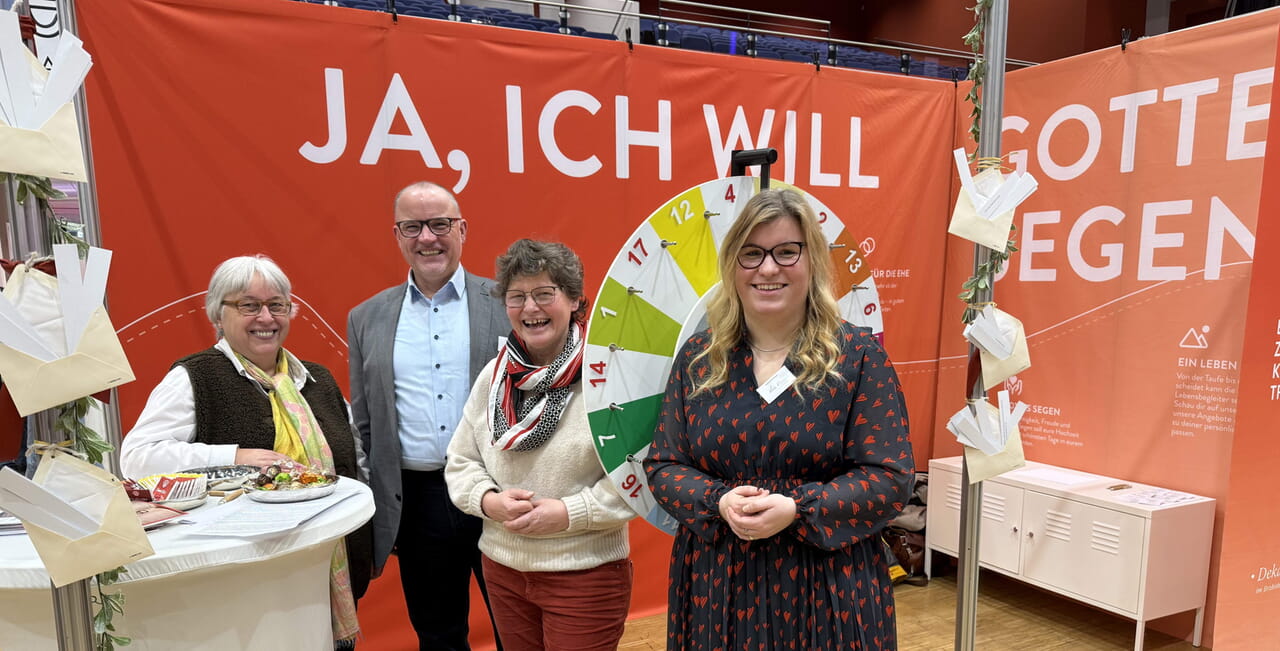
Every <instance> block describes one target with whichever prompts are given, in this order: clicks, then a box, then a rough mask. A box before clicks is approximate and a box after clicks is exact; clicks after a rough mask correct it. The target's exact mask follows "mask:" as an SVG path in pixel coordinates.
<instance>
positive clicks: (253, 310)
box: [222, 301, 293, 316]
mask: <svg viewBox="0 0 1280 651" xmlns="http://www.w3.org/2000/svg"><path fill="white" fill-rule="evenodd" d="M222 304H223V305H225V306H227V307H234V308H236V311H237V312H239V313H240V314H242V315H244V316H258V315H259V314H261V313H262V306H264V305H265V306H267V311H268V312H270V313H271V316H284V315H286V314H288V313H289V310H290V309H292V308H293V303H290V302H289V301H268V302H266V303H263V302H262V301H223V302H222Z"/></svg>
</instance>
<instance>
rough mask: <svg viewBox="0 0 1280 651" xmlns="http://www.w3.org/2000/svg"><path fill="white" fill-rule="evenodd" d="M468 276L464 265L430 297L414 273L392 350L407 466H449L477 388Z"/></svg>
mask: <svg viewBox="0 0 1280 651" xmlns="http://www.w3.org/2000/svg"><path fill="white" fill-rule="evenodd" d="M464 278H465V276H464V272H463V270H462V266H461V265H459V266H458V270H457V271H455V272H454V274H453V277H451V278H450V279H449V282H447V283H445V285H444V287H441V288H440V291H438V292H436V294H435V296H434V297H432V298H427V297H426V295H424V294H423V293H422V291H421V290H419V289H418V286H417V285H415V284H414V283H413V272H412V271H411V272H409V290H408V291H406V292H405V293H404V302H403V303H401V305H400V322H399V323H398V324H397V325H396V341H395V347H394V349H393V353H392V364H393V368H394V371H395V382H396V415H397V417H398V419H397V420H398V421H399V434H400V466H401V467H402V468H407V469H409V470H440V469H442V468H444V456H445V450H447V449H448V447H449V439H451V438H452V437H453V430H454V429H455V428H456V427H457V426H458V420H459V419H460V418H462V407H463V405H464V404H466V402H467V394H468V393H469V392H470V391H471V382H470V378H471V373H470V369H469V368H468V366H469V364H470V361H469V357H470V351H471V331H470V329H469V328H468V327H467V323H468V318H467V288H466V283H465V282H464Z"/></svg>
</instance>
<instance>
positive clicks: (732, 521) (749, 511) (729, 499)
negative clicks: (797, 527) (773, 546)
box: [719, 486, 796, 540]
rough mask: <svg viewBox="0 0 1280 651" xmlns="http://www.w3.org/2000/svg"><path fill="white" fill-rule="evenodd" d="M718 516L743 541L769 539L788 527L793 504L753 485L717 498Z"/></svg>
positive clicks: (794, 506) (792, 501)
mask: <svg viewBox="0 0 1280 651" xmlns="http://www.w3.org/2000/svg"><path fill="white" fill-rule="evenodd" d="M719 508H720V517H721V518H723V519H724V521H725V522H726V523H727V524H728V525H729V529H731V530H732V531H733V533H734V535H736V536H737V537H739V538H741V539H743V540H759V539H761V538H768V537H770V536H773V535H774V534H776V533H778V532H779V531H782V530H783V529H786V528H787V527H789V526H791V523H792V521H794V520H795V517H796V501H795V500H793V499H791V498H790V497H787V496H786V495H782V494H780V493H770V492H769V491H768V490H766V489H763V488H759V487H756V486H738V487H737V488H734V489H733V490H731V491H729V492H728V493H725V494H724V496H723V497H721V498H720V504H719Z"/></svg>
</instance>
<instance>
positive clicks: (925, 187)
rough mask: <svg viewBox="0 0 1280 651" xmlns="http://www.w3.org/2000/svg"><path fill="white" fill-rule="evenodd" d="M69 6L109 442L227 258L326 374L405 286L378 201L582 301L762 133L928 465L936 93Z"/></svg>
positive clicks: (894, 80)
mask: <svg viewBox="0 0 1280 651" xmlns="http://www.w3.org/2000/svg"><path fill="white" fill-rule="evenodd" d="M78 12H79V25H80V27H81V31H82V34H81V36H82V37H83V38H84V40H85V41H86V44H87V47H88V49H89V51H90V52H92V54H93V57H94V61H95V66H94V68H93V70H92V72H91V74H90V77H89V80H88V84H87V88H88V99H89V106H90V117H91V124H92V134H93V147H94V162H95V168H96V172H97V181H98V192H99V203H100V212H101V222H102V232H103V237H104V240H105V245H106V246H107V247H108V248H110V249H112V250H113V251H114V252H115V258H114V261H113V262H114V264H113V269H112V271H113V273H112V280H111V284H110V289H109V291H110V304H111V309H112V317H113V321H114V322H115V323H116V324H117V326H118V327H119V328H120V336H121V340H122V341H123V342H124V346H125V350H126V352H127V353H128V355H129V357H130V360H131V362H132V365H133V367H134V369H135V372H136V374H137V376H138V380H137V381H136V382H134V383H133V384H131V385H128V386H125V387H122V388H121V390H120V404H121V410H122V413H123V420H124V425H125V428H126V429H127V428H128V427H129V426H130V425H131V424H132V422H133V420H134V419H135V418H136V416H137V414H138V412H139V411H140V409H141V407H142V405H143V403H144V401H145V399H146V396H147V394H148V392H149V391H150V390H151V388H152V387H153V386H154V385H155V383H156V382H157V381H158V380H159V379H160V378H161V376H162V375H163V374H164V373H165V372H166V370H167V369H168V368H169V365H170V364H171V363H172V362H173V360H175V359H177V358H179V357H181V356H183V355H186V354H188V353H190V352H193V351H195V350H198V349H200V348H203V347H206V346H208V345H210V344H211V343H212V341H213V330H212V328H211V327H210V325H209V324H208V320H207V318H206V317H205V316H204V313H203V308H202V306H203V292H204V290H205V288H206V286H207V282H208V278H209V274H210V273H211V272H212V270H213V268H214V266H215V265H216V264H217V263H218V262H220V261H221V260H223V259H225V258H227V257H230V256H234V255H241V254H246V253H257V252H262V253H266V254H268V255H270V256H272V257H273V258H274V259H275V260H276V261H278V262H279V263H280V264H281V266H282V267H283V268H284V270H285V271H286V272H287V273H288V274H289V275H290V277H291V279H292V281H293V286H294V292H295V295H296V300H297V302H298V303H299V304H300V305H301V311H300V313H299V315H298V317H297V319H296V320H295V322H294V326H293V328H292V330H291V334H290V337H289V341H288V342H287V347H288V348H289V349H290V350H292V351H293V352H295V353H296V354H298V355H299V356H300V357H302V358H304V359H311V360H314V361H317V362H320V363H322V364H325V365H326V366H327V367H329V368H330V369H331V370H333V372H334V374H335V375H336V376H337V377H338V378H340V380H341V382H342V384H343V386H344V387H345V386H346V377H347V350H346V343H345V332H344V330H345V321H346V317H347V312H348V310H350V309H351V308H352V307H353V306H355V305H356V304H357V303H359V302H360V301H362V300H364V299H365V298H367V297H369V296H370V295H372V294H374V293H375V292H377V291H378V290H380V289H382V288H384V287H387V286H390V285H393V284H396V283H399V282H403V281H404V279H405V273H406V271H405V264H404V261H403V260H402V258H401V257H400V254H399V252H398V250H397V248H396V246H395V241H394V235H393V233H392V228H391V224H392V210H391V205H392V198H393V195H394V193H395V192H396V191H397V190H398V189H399V188H401V187H403V186H405V185H407V184H408V183H410V182H413V181H416V180H421V179H427V180H433V181H436V182H438V183H441V184H442V185H445V186H447V187H451V188H454V189H455V191H456V192H457V195H458V198H459V201H460V204H461V208H462V214H463V216H464V217H466V218H467V219H468V221H469V225H470V230H469V233H468V235H469V236H468V238H467V243H466V251H465V253H464V255H463V265H464V266H465V267H466V268H467V269H468V270H470V271H473V272H475V273H478V274H481V275H485V276H491V275H492V274H493V260H494V258H495V256H496V255H497V254H499V253H500V252H501V251H503V250H505V248H506V247H507V246H508V245H509V244H510V243H511V242H512V241H513V240H515V239H518V238H521V237H535V238H543V239H555V240H560V241H563V242H565V243H567V244H568V245H569V246H571V247H572V248H573V249H574V250H576V251H577V252H578V253H579V254H580V255H581V256H582V258H583V261H584V263H585V264H586V271H587V276H588V277H587V283H586V285H587V287H588V288H589V289H591V290H593V291H594V288H595V287H599V286H600V282H601V279H602V277H603V275H604V273H605V271H606V268H607V267H608V265H609V264H610V262H611V261H612V260H613V259H614V256H615V255H616V254H617V252H618V251H619V250H620V249H621V248H622V247H623V246H624V244H625V239H626V238H627V236H628V235H629V234H630V233H632V232H633V231H634V230H635V228H636V227H637V226H638V225H639V224H640V223H642V222H643V221H644V220H646V219H647V218H648V217H649V216H650V215H651V214H652V213H653V212H654V210H655V209H657V208H658V207H660V206H662V205H663V204H664V203H665V202H667V201H668V200H669V199H671V198H672V197H674V196H676V195H677V194H679V193H681V192H683V191H684V190H686V189H687V188H691V187H693V186H695V185H698V184H700V183H703V182H706V181H710V180H713V179H717V178H720V177H724V176H726V175H727V174H728V173H729V155H730V152H731V151H732V150H734V149H751V148H756V147H766V146H769V147H775V148H777V149H778V151H779V156H780V157H779V160H778V162H777V163H776V164H775V165H774V166H773V168H772V170H771V175H772V177H773V178H774V179H777V180H780V181H784V182H787V183H792V184H794V185H797V186H799V187H800V188H802V189H803V190H805V191H806V192H809V193H811V194H813V195H814V196H815V197H816V198H818V199H819V200H820V201H822V202H823V203H824V204H826V205H827V206H829V207H831V208H832V209H833V210H834V211H835V212H837V214H838V216H839V217H840V218H841V219H842V220H843V221H844V223H845V225H846V227H847V229H848V230H849V231H850V232H851V233H853V234H855V236H856V237H855V239H854V240H853V241H856V242H858V243H859V248H860V249H861V252H862V253H863V255H864V257H865V259H866V261H867V263H868V264H869V265H870V266H871V267H872V268H873V270H874V271H873V274H874V275H875V277H876V278H877V289H878V291H879V307H880V309H881V310H882V312H883V320H884V330H885V343H886V347H887V348H888V350H889V353H890V355H891V356H892V357H893V358H894V360H895V361H896V362H898V365H899V369H900V373H901V375H902V379H903V384H904V388H905V391H906V394H907V401H908V405H909V408H910V410H911V416H912V422H913V423H916V424H917V427H916V428H914V429H913V432H912V440H913V442H914V443H915V445H916V455H917V458H918V459H920V460H921V464H920V465H921V466H922V467H923V466H924V460H926V459H928V457H929V456H930V446H931V444H932V439H933V437H932V433H931V432H930V431H929V425H930V423H931V422H932V421H933V413H932V410H933V402H934V387H935V383H936V361H935V360H936V357H937V341H938V337H939V324H938V320H937V318H936V315H937V313H938V310H939V305H940V304H941V302H942V294H943V287H942V269H941V260H942V259H943V257H944V247H945V223H946V215H947V213H948V211H949V206H950V202H951V191H952V190H951V185H952V179H953V178H954V174H953V172H952V170H951V168H950V162H949V161H950V158H949V154H948V152H949V151H950V150H951V148H952V146H953V142H954V121H953V114H954V112H955V110H956V108H955V103H956V98H955V94H954V88H953V85H952V84H950V83H949V82H943V81H939V80H931V79H921V78H912V77H903V76H898V75H887V74H879V73H870V72H862V71H853V70H847V69H840V68H833V67H821V68H817V67H815V66H813V65H807V64H801V63H794V62H782V61H764V60H754V59H748V58H745V57H731V56H724V55H716V54H710V53H701V52H689V51H679V50H672V49H666V48H657V47H648V46H641V45H637V46H635V47H634V48H631V47H629V46H628V45H627V44H626V43H623V42H607V41H599V40H593V39H586V38H576V37H565V36H561V35H557V34H542V33H532V32H524V31H518V30H513V29H504V28H498V27H492V26H484V25H469V24H459V23H451V22H448V21H441V20H431V19H423V18H414V17H404V16H401V17H400V18H399V19H398V21H397V20H393V19H392V17H391V16H390V15H387V14H383V13H375V12H366V11H359V10H353V9H345V8H339V7H328V6H321V5H314V4H306V3H297V2H264V1H262V0H118V1H116V2H110V3H98V2H86V3H80V4H79V6H78ZM632 542H633V558H635V560H636V563H637V567H636V569H637V571H636V590H635V595H634V596H633V600H632V609H633V612H635V613H651V612H655V611H659V610H661V609H663V608H665V603H666V579H665V576H666V563H667V556H668V552H669V546H670V544H669V538H667V537H666V536H665V535H664V534H660V533H658V532H657V531H656V530H654V529H653V528H651V527H649V526H648V525H647V524H644V523H643V522H640V521H637V522H636V523H634V524H633V526H632ZM398 593H399V590H398V584H397V578H396V577H395V575H394V572H389V573H388V574H386V575H384V576H383V577H382V578H381V579H379V580H378V581H376V582H375V585H374V587H373V589H372V592H371V595H370V597H369V598H367V599H366V602H368V601H372V602H373V603H372V604H371V605H368V606H366V603H364V602H362V604H361V610H362V614H363V613H366V612H368V613H379V614H374V615H369V617H376V618H379V619H376V620H372V621H377V622H378V624H377V625H375V626H371V627H370V626H366V635H367V636H368V637H367V639H366V640H365V641H363V642H362V643H361V645H362V646H365V645H366V644H367V645H368V646H369V647H370V648H377V649H395V648H410V640H411V639H412V632H411V630H409V629H408V628H407V624H406V623H405V622H404V620H403V617H402V616H400V617H391V618H390V619H383V616H382V614H381V613H383V612H384V610H383V609H382V608H381V605H385V604H388V603H392V602H393V601H394V600H395V599H397V598H398ZM478 602H479V600H478V599H477V600H475V603H478ZM366 608H368V610H366ZM477 608H478V607H477ZM479 612H482V611H481V610H477V609H474V608H473V618H472V623H473V630H475V631H477V635H479V636H483V635H484V634H485V632H486V631H487V630H488V624H487V623H486V620H485V618H483V616H481V615H478V614H475V613H479ZM480 639H482V638H477V641H478V643H480Z"/></svg>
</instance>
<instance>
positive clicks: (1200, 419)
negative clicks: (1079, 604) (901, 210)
mask: <svg viewBox="0 0 1280 651" xmlns="http://www.w3.org/2000/svg"><path fill="white" fill-rule="evenodd" d="M1278 22H1280V14H1277V13H1276V12H1274V11H1269V12H1261V13H1257V14H1253V15H1250V16H1247V17H1243V18H1238V19H1233V20H1230V21H1225V22H1220V23H1214V24H1210V25H1205V26H1201V27H1197V28H1194V29H1189V30H1184V31H1181V32H1176V33H1172V34H1167V35H1163V36H1159V37H1155V38H1147V39H1142V40H1139V41H1136V42H1133V43H1129V44H1128V46H1127V47H1126V48H1125V49H1123V50H1122V49H1121V48H1119V47H1115V48H1110V49H1107V50H1101V51H1098V52H1093V53H1089V54H1084V55H1081V56H1077V57H1073V58H1069V59H1064V60H1061V61H1056V62H1052V63H1048V64H1045V65H1040V66H1036V67H1034V68H1028V69H1025V70H1018V71H1015V72H1012V73H1011V74H1009V75H1008V78H1007V88H1006V94H1005V105H1004V122H1003V127H1004V129H1003V133H1002V151H1004V152H1006V154H1007V156H1008V159H1007V163H1006V164H1007V166H1008V167H1010V168H1014V169H1018V170H1020V171H1027V172H1030V173H1032V174H1033V175H1034V176H1035V177H1036V179H1037V180H1038V181H1039V189H1038V190H1037V192H1036V193H1035V194H1034V195H1032V196H1031V198H1030V199H1028V200H1027V201H1026V202H1025V203H1024V204H1022V205H1021V206H1020V207H1019V208H1018V210H1017V211H1016V213H1015V218H1014V226H1015V230H1014V231H1013V233H1012V234H1011V236H1010V239H1012V240H1013V242H1014V243H1015V245H1016V247H1017V249H1018V250H1017V252H1016V253H1013V254H1012V256H1011V257H1010V259H1009V261H1008V264H1007V266H1006V268H1005V270H1004V271H1003V273H1002V274H1001V275H999V276H998V282H997V283H996V285H995V290H994V294H995V301H996V302H997V303H998V305H999V307H1000V309H1002V310H1004V311H1006V312H1008V313H1010V314H1012V315H1013V316H1015V317H1017V318H1018V319H1020V320H1021V321H1022V323H1023V325H1024V327H1025V330H1026V334H1027V344H1028V347H1029V351H1030V354H1031V363H1032V366H1031V368H1030V369H1029V370H1027V371H1025V372H1023V373H1020V374H1018V375H1017V376H1015V377H1014V378H1011V379H1010V380H1008V381H1007V382H1005V383H1004V384H1003V385H1002V386H1001V387H1000V388H1002V389H1007V390H1009V391H1010V394H1011V396H1012V397H1013V398H1014V399H1015V400H1021V401H1023V402H1025V403H1027V404H1028V405H1029V408H1028V410H1027V412H1026V414H1025V415H1024V416H1023V418H1022V421H1021V425H1020V431H1021V435H1022V443H1023V447H1024V450H1025V453H1026V456H1027V458H1028V459H1031V460H1035V461H1041V462H1045V463H1050V464H1054V465H1058V466H1064V467H1068V468H1074V469H1078V470H1083V471H1086V472H1091V473H1096V474H1100V475H1105V476H1110V477H1119V478H1123V479H1129V480H1134V481H1137V482H1142V483H1146V484H1151V485H1155V486H1161V487H1165V488H1170V489H1175V490H1180V491H1187V492H1191V493H1196V494H1200V495H1206V496H1209V497H1214V498H1217V499H1218V500H1219V501H1218V515H1219V518H1218V520H1217V527H1216V529H1217V533H1216V535H1215V539H1214V540H1215V549H1217V548H1218V546H1219V544H1220V543H1221V542H1222V540H1221V525H1222V517H1221V516H1222V515H1223V514H1224V509H1225V505H1226V504H1227V502H1226V500H1225V498H1226V497H1227V496H1228V482H1229V479H1231V478H1232V476H1233V473H1234V472H1235V471H1236V468H1235V467H1234V465H1233V463H1232V458H1233V455H1232V446H1233V442H1234V443H1235V444H1236V445H1239V444H1240V442H1241V441H1242V440H1244V441H1257V440H1260V438H1261V437H1265V436H1269V434H1268V432H1270V431H1271V430H1273V429H1274V425H1273V423H1274V420H1272V419H1259V418H1251V417H1250V415H1249V414H1247V413H1245V412H1241V413H1239V414H1237V411H1236V404H1237V400H1238V398H1239V396H1240V391H1241V386H1240V383H1241V363H1242V355H1241V347H1242V345H1243V341H1244V340H1243V337H1244V333H1245V322H1244V315H1245V310H1246V303H1247V301H1248V297H1249V293H1250V285H1251V281H1252V280H1253V279H1254V278H1256V277H1257V272H1256V271H1255V266H1254V260H1255V258H1257V257H1258V256H1259V254H1260V252H1261V251H1260V247H1258V246H1257V244H1258V243H1257V242H1256V241H1255V239H1256V238H1255V233H1257V232H1258V230H1257V229H1258V225H1259V210H1258V199H1259V192H1260V189H1261V179H1262V175H1261V173H1262V165H1263V157H1264V154H1265V153H1266V140H1267V118H1268V115H1269V109H1270V106H1271V97H1272V78H1273V76H1274V63H1275V62H1274V59H1275V53H1276V25H1277V23H1278ZM963 108H964V107H961V112H960V113H958V114H957V119H958V120H959V125H958V130H963V129H964V128H965V126H967V123H968V118H967V116H966V115H964V111H963ZM972 148H973V147H972V142H969V149H970V150H972ZM972 251H973V246H972V245H971V244H969V243H967V242H963V241H961V240H958V239H956V238H952V240H951V242H949V244H948V280H947V282H946V283H945V284H946V288H947V290H948V291H946V292H945V293H947V295H948V296H950V295H951V293H950V291H949V290H952V289H954V290H955V291H959V288H960V285H961V282H962V281H963V280H964V279H965V278H966V277H968V276H969V274H970V273H972V259H973V253H972ZM961 308H962V305H961V304H960V302H959V301H950V300H949V301H947V303H946V308H945V310H944V316H943V335H942V339H941V342H942V345H941V356H942V360H941V363H940V373H939V388H938V405H937V409H936V410H935V428H934V433H935V434H934V435H935V442H934V450H935V452H934V454H935V456H949V455H953V454H957V453H958V452H959V445H958V444H957V443H956V442H955V440H954V438H953V437H952V436H951V435H950V434H949V433H948V432H947V431H946V430H945V429H944V425H945V423H946V420H947V418H949V417H950V416H951V414H953V413H955V412H956V411H957V410H958V409H960V408H961V407H962V406H963V405H964V397H965V393H966V392H965V386H964V382H965V349H964V341H963V340H962V339H961V338H960V337H959V336H958V332H959V330H960V329H961V325H960V322H959V321H960V310H961ZM948 331H953V332H956V333H957V336H948V334H947V333H948ZM1254 388H1255V389H1256V388H1257V387H1254ZM1231 492H1232V494H1233V497H1234V492H1235V488H1234V485H1233V487H1232V490H1231ZM1236 508H1239V507H1236ZM1245 508H1246V509H1247V508H1248V507H1245ZM1231 516H1234V513H1232V514H1231ZM1259 526H1263V525H1261V523H1259ZM1267 526H1269V527H1270V531H1271V536H1272V537H1275V536H1277V535H1280V529H1276V525H1267ZM1224 551H1226V550H1224ZM1218 580H1219V574H1218V566H1217V563H1216V562H1215V563H1213V567H1212V569H1211V572H1210V588H1209V593H1210V598H1209V606H1208V622H1209V627H1208V628H1209V635H1210V637H1209V638H1208V639H1210V640H1212V629H1213V622H1214V615H1215V604H1214V599H1213V597H1212V595H1213V593H1214V590H1215V585H1216V584H1217V581H1218ZM1224 580H1225V579H1224ZM1224 615H1225V613H1222V612H1220V611H1219V612H1217V616H1218V617H1219V618H1221V617H1224ZM1219 621H1220V622H1221V621H1225V620H1219ZM1190 626H1191V621H1190V617H1185V618H1183V619H1181V620H1177V621H1176V622H1172V623H1171V624H1169V625H1168V626H1166V627H1167V628H1169V629H1170V630H1171V632H1174V633H1176V634H1178V635H1183V634H1185V633H1186V632H1187V631H1189V630H1190ZM1274 635H1275V632H1274V631H1273V638H1272V639H1273V640H1274V639H1275V638H1274ZM1215 648H1218V647H1217V646H1215ZM1236 648H1245V647H1236Z"/></svg>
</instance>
